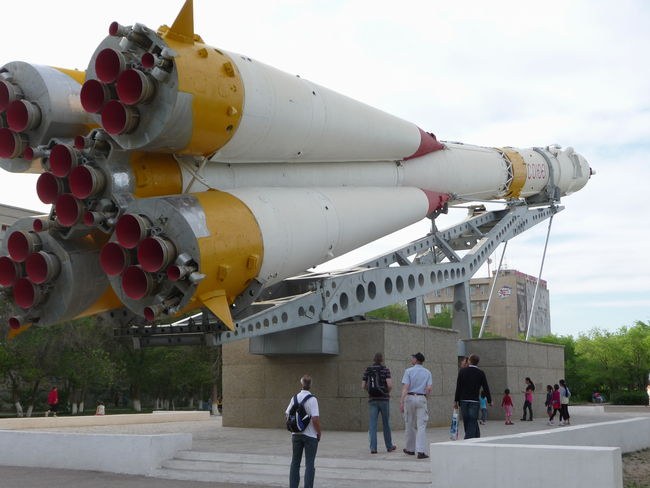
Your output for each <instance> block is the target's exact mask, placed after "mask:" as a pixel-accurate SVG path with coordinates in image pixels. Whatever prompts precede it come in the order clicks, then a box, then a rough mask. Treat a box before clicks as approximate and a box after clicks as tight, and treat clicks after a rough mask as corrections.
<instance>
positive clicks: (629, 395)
mask: <svg viewBox="0 0 650 488" xmlns="http://www.w3.org/2000/svg"><path fill="white" fill-rule="evenodd" d="M611 402H612V403H613V404H614V405H647V404H648V394H647V393H646V392H645V391H613V392H612V398H611Z"/></svg>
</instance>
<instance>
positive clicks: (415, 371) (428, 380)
mask: <svg viewBox="0 0 650 488" xmlns="http://www.w3.org/2000/svg"><path fill="white" fill-rule="evenodd" d="M423 362H424V355H423V354H422V353H421V352H418V353H415V354H413V355H412V356H411V364H412V365H413V366H411V367H410V368H408V369H407V370H406V371H404V376H403V377H402V396H401V398H400V402H399V410H400V412H402V413H403V414H405V415H404V417H405V418H404V422H405V424H406V426H405V433H406V447H405V448H404V449H403V451H404V452H405V453H406V454H409V455H411V456H413V455H415V453H416V452H417V455H418V456H417V457H418V459H426V458H428V457H429V455H428V454H427V452H428V451H429V449H428V448H427V447H428V446H427V422H428V421H429V407H428V405H427V395H429V394H430V393H431V390H432V389H433V380H432V377H431V371H429V370H428V369H426V368H425V367H424V366H422V363H423Z"/></svg>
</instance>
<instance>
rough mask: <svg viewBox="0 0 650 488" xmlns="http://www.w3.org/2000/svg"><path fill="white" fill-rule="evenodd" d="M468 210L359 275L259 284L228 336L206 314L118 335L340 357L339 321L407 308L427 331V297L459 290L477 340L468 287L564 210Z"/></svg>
mask: <svg viewBox="0 0 650 488" xmlns="http://www.w3.org/2000/svg"><path fill="white" fill-rule="evenodd" d="M467 208H468V211H469V215H468V218H467V219H466V220H465V221H463V222H461V223H459V224H456V225H454V226H452V227H450V228H448V229H446V230H437V229H436V227H435V219H434V220H432V222H433V230H432V232H431V233H429V234H428V235H427V236H425V237H423V238H421V239H418V240H415V241H413V242H411V243H409V244H407V245H405V246H403V247H401V248H398V249H395V250H393V251H391V252H389V253H387V254H384V255H382V256H379V257H377V258H374V259H371V260H368V261H365V262H363V263H361V264H359V265H358V266H357V267H356V268H354V269H348V270H343V271H336V272H328V273H308V274H304V275H301V276H296V277H293V278H290V279H287V280H284V281H283V282H281V283H278V284H277V285H274V286H272V287H269V288H267V289H263V290H261V292H260V289H261V286H260V285H259V284H258V283H256V284H254V285H252V286H251V287H249V289H248V290H247V293H246V294H244V295H245V296H247V298H248V301H250V302H251V303H250V304H248V305H247V304H245V303H242V302H241V301H240V302H239V303H235V304H234V306H233V317H234V320H235V328H234V330H228V329H227V328H226V327H225V326H224V325H223V323H222V322H221V321H219V319H217V318H216V317H215V316H214V315H213V314H212V313H211V312H209V311H208V310H207V309H205V310H203V311H202V312H200V313H198V314H196V315H193V316H189V317H186V318H184V319H182V320H180V321H177V322H173V323H169V324H145V323H134V321H133V320H130V321H129V320H128V317H127V316H125V317H122V321H123V322H125V325H124V326H122V327H120V328H117V329H115V334H116V336H118V337H122V338H125V337H127V338H128V337H130V338H132V340H133V345H134V347H136V348H138V347H146V346H161V345H197V344H206V345H209V346H218V345H221V344H225V343H228V342H232V341H236V340H240V339H251V342H250V349H251V352H253V353H258V354H280V353H283V354H287V353H289V354H290V353H310V354H338V339H337V335H336V325H335V324H336V323H337V322H341V321H345V320H348V319H351V318H354V317H362V316H363V315H364V314H366V313H367V312H371V311H373V310H376V309H379V308H382V307H385V306H388V305H392V304H395V303H399V302H405V301H406V302H407V305H408V312H409V316H410V320H411V322H412V323H414V324H420V325H426V324H427V313H426V310H425V307H424V296H425V295H427V294H429V293H432V292H434V291H436V290H441V289H443V288H447V287H450V286H453V287H454V313H453V322H452V327H453V329H454V330H457V331H458V332H459V339H467V338H471V336H472V331H471V314H470V307H469V280H470V279H471V278H472V277H473V276H474V274H475V273H476V272H477V271H478V270H479V268H480V267H481V266H482V265H483V263H484V262H485V261H486V260H487V259H488V257H489V256H490V255H491V254H492V253H493V252H494V250H495V249H496V248H497V247H498V246H499V244H501V243H502V242H506V241H508V240H510V239H512V238H513V237H516V236H517V235H519V234H521V233H522V232H524V231H526V230H528V229H530V228H531V227H533V226H535V225H537V224H539V223H540V222H543V221H545V220H547V219H549V218H551V217H552V216H553V215H555V214H556V213H557V212H560V211H562V210H564V207H562V206H559V205H556V204H550V205H549V206H544V207H534V208H531V207H529V206H528V205H527V204H526V203H525V202H521V201H520V202H512V203H509V204H507V206H506V207H505V208H504V209H501V210H492V211H486V210H485V208H484V207H482V206H470V207H467ZM463 251H466V252H465V253H464V254H463V255H462V256H461V255H460V254H459V252H463ZM411 256H413V258H412V259H409V258H410V257H411ZM111 315H112V318H113V319H115V320H118V321H119V320H120V317H119V316H116V315H115V314H111ZM139 320H141V319H139Z"/></svg>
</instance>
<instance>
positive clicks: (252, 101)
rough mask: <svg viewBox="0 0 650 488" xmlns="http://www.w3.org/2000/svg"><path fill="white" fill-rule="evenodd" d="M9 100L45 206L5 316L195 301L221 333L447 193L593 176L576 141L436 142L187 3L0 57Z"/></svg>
mask: <svg viewBox="0 0 650 488" xmlns="http://www.w3.org/2000/svg"><path fill="white" fill-rule="evenodd" d="M63 100H65V102H63ZM0 112H2V119H1V122H2V127H1V128H0V157H1V158H4V159H2V160H0V166H2V167H3V168H4V169H6V170H9V171H16V172H20V171H40V172H41V175H40V176H39V178H38V181H37V185H36V191H37V195H38V197H39V199H40V200H41V201H42V202H44V203H47V204H51V205H52V211H51V212H50V214H49V215H48V216H44V217H40V218H37V219H32V220H30V221H20V222H18V223H17V224H15V225H14V226H12V227H11V228H10V229H8V230H7V232H6V236H7V237H6V239H5V243H4V244H3V248H2V249H0V288H1V290H2V291H3V292H4V293H5V295H7V296H9V297H10V298H11V300H12V301H13V303H14V308H15V313H14V315H13V316H12V319H11V320H10V325H12V327H20V326H22V325H24V324H27V323H29V322H32V321H33V322H36V323H39V324H44V325H49V324H54V323H57V322H59V321H62V320H69V319H71V318H74V317H78V316H82V315H88V314H94V313H99V312H102V311H108V310H113V309H115V308H120V307H125V308H127V309H129V310H130V311H131V312H133V313H134V314H136V315H138V316H140V317H144V318H145V319H146V320H158V319H163V318H168V317H175V316H178V315H181V314H185V313H190V312H192V311H194V310H196V309H198V308H201V307H205V308H208V309H209V310H211V311H212V312H213V313H214V314H215V315H216V316H217V317H219V318H220V319H221V320H222V322H223V323H224V324H225V325H226V326H228V327H230V328H232V327H233V318H232V312H233V307H234V304H236V303H238V301H239V300H240V299H241V298H242V297H247V296H251V297H254V295H255V293H254V292H253V290H259V289H261V288H263V287H267V286H270V285H272V284H274V283H278V282H280V281H282V280H284V279H286V278H288V277H291V276H294V275H296V274H299V273H302V272H304V271H305V270H306V269H308V268H310V267H313V266H316V265H318V264H321V263H323V262H325V261H327V260H329V259H332V258H334V257H336V256H339V255H341V254H343V253H345V252H348V251H351V250H353V249H355V248H357V247H359V246H362V245H364V244H366V243H368V242H371V241H372V240H375V239H377V238H379V237H382V236H384V235H387V234H389V233H391V232H394V231H396V230H399V229H401V228H403V227H406V226H408V225H410V224H412V223H414V222H417V221H419V220H421V219H422V218H425V217H427V216H429V217H432V218H433V217H435V215H437V213H438V212H440V211H444V208H445V206H446V205H447V204H449V203H456V202H466V201H476V200H502V201H503V200H505V201H520V202H522V203H528V204H531V205H548V204H553V203H555V202H557V201H558V200H559V199H560V198H561V197H563V196H566V195H569V194H571V193H573V192H575V191H578V190H580V189H581V188H582V187H584V185H585V184H586V183H587V181H588V180H589V178H590V176H591V174H592V171H591V168H590V167H589V165H588V163H587V161H586V160H585V159H584V158H583V157H582V156H580V155H579V154H577V153H576V152H575V151H574V150H573V149H572V148H566V149H562V148H560V147H559V146H547V147H535V148H513V147H503V148H490V147H479V146H472V145H468V144H462V143H452V142H444V141H443V142H441V141H439V140H438V139H437V138H436V137H435V136H434V135H433V134H431V133H428V132H425V131H424V130H422V129H420V128H419V127H418V126H417V125H415V124H413V123H411V122H408V121H405V120H403V119H400V118H398V117H394V116H392V115H390V114H387V113H385V112H383V111H381V110H378V109H375V108H373V107H370V106H368V105H365V104H363V103H361V102H358V101H356V100H353V99H351V98H348V97H345V96H343V95H340V94H337V93H335V92H333V91H331V90H329V89H327V88H324V87H322V86H319V85H316V84H314V83H312V82H310V81H307V80H304V79H302V78H300V77H297V76H293V75H290V74H287V73H284V72H281V71H279V70H277V69H275V68H273V67H271V66H268V65H265V64H263V63H260V62H258V61H255V60H252V59H251V58H249V57H247V56H242V55H239V54H235V53H230V52H226V51H223V50H220V49H217V48H213V47H210V46H208V45H206V44H205V43H204V42H203V40H202V39H201V37H200V36H198V35H196V34H195V33H194V30H193V19H192V2H191V1H187V2H186V3H185V6H184V7H183V9H182V10H181V12H180V14H179V15H178V17H177V19H176V21H175V22H174V23H173V25H172V26H171V27H167V26H162V27H160V28H159V29H158V30H157V31H154V30H151V29H149V28H147V27H145V26H143V25H141V24H134V25H133V26H123V25H120V24H118V23H116V22H114V23H113V24H111V25H110V27H109V35H108V37H106V38H105V39H104V40H103V41H102V42H101V43H100V45H99V46H98V47H97V49H96V50H95V52H94V53H93V55H92V57H91V59H90V62H89V64H88V68H87V70H86V72H85V73H79V72H69V71H66V70H58V69H55V68H49V67H38V66H34V65H30V64H27V63H22V62H14V63H9V64H7V65H5V67H4V68H2V70H0ZM243 301H244V302H245V300H243Z"/></svg>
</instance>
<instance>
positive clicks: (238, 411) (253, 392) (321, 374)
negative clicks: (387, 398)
mask: <svg viewBox="0 0 650 488" xmlns="http://www.w3.org/2000/svg"><path fill="white" fill-rule="evenodd" d="M338 334H339V348H340V351H339V355H338V356H314V355H274V356H261V355H253V354H249V351H248V341H247V340H242V341H238V342H234V343H231V344H227V345H225V346H224V348H223V362H224V363H223V370H224V376H223V390H224V399H223V405H224V409H223V425H224V426H230V427H269V428H282V427H283V426H284V416H283V412H284V410H285V408H286V407H287V404H288V403H289V400H290V398H291V397H292V396H293V395H294V394H295V393H297V392H298V391H299V390H300V385H299V379H300V377H301V376H302V375H303V374H305V373H309V374H310V375H311V376H312V378H313V385H312V392H313V393H314V395H316V396H317V397H318V401H319V407H320V410H321V421H322V422H323V426H324V428H327V429H330V430H348V431H364V430H367V429H368V406H367V403H368V396H367V393H366V392H365V391H364V390H363V389H361V378H362V376H363V372H364V371H365V368H366V366H368V365H370V364H371V363H372V358H373V356H374V355H375V353H376V352H382V353H383V354H384V360H385V363H386V366H388V367H389V368H390V370H391V375H392V377H393V384H394V388H393V392H392V399H391V426H392V427H393V428H394V429H403V428H404V422H403V419H402V416H401V414H400V412H399V394H400V391H401V380H402V375H403V373H404V370H405V369H406V368H407V367H409V366H410V365H411V363H410V358H411V354H414V353H416V352H421V353H422V354H424V356H425V358H426V361H425V362H424V366H425V367H427V368H428V369H429V370H430V371H431V373H432V375H433V395H431V396H430V398H429V417H430V420H429V425H431V426H438V425H445V424H446V423H447V422H448V421H449V417H450V415H451V405H452V401H453V394H454V388H455V377H456V372H457V357H456V342H457V333H456V332H454V331H451V330H447V329H439V328H435V327H424V326H417V325H412V324H404V323H399V322H389V321H362V322H349V323H344V324H340V325H339V326H338Z"/></svg>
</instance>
